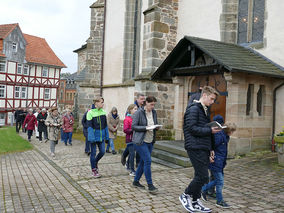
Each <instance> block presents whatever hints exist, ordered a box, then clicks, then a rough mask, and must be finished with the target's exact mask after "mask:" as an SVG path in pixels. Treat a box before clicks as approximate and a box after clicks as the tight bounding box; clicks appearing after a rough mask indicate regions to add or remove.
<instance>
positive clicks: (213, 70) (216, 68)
mask: <svg viewBox="0 0 284 213" xmlns="http://www.w3.org/2000/svg"><path fill="white" fill-rule="evenodd" d="M220 70H221V69H220V65H218V64H213V65H212V64H211V65H205V66H194V67H181V68H175V69H172V70H171V73H172V74H173V76H197V75H207V74H218V73H220Z"/></svg>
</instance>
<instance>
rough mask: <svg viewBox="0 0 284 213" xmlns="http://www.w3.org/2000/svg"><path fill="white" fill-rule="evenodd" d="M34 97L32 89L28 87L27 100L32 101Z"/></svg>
mask: <svg viewBox="0 0 284 213" xmlns="http://www.w3.org/2000/svg"><path fill="white" fill-rule="evenodd" d="M33 96H34V94H33V88H32V87H28V96H27V97H28V99H32V98H33Z"/></svg>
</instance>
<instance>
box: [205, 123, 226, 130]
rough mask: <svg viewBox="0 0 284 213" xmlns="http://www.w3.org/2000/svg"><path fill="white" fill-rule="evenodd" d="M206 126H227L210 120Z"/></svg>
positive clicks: (221, 127) (223, 127)
mask: <svg viewBox="0 0 284 213" xmlns="http://www.w3.org/2000/svg"><path fill="white" fill-rule="evenodd" d="M206 126H210V127H218V129H225V128H227V126H222V125H221V124H220V123H218V122H217V121H212V122H210V123H208V124H206Z"/></svg>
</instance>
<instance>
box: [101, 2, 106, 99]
mask: <svg viewBox="0 0 284 213" xmlns="http://www.w3.org/2000/svg"><path fill="white" fill-rule="evenodd" d="M104 4H105V7H104V27H103V41H102V60H101V63H102V64H101V84H100V96H103V80H104V55H105V31H106V13H107V0H104Z"/></svg>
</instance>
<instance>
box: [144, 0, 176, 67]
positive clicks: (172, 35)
mask: <svg viewBox="0 0 284 213" xmlns="http://www.w3.org/2000/svg"><path fill="white" fill-rule="evenodd" d="M149 5H150V6H149V8H148V9H147V10H146V11H144V37H143V56H142V72H144V73H145V72H146V73H149V72H153V71H155V70H156V69H157V68H158V67H159V66H160V65H161V63H162V61H163V60H164V59H165V58H166V57H167V56H168V55H169V53H170V52H171V51H172V50H173V48H174V47H175V45H176V36H177V22H178V17H177V11H178V0H155V1H149Z"/></svg>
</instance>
